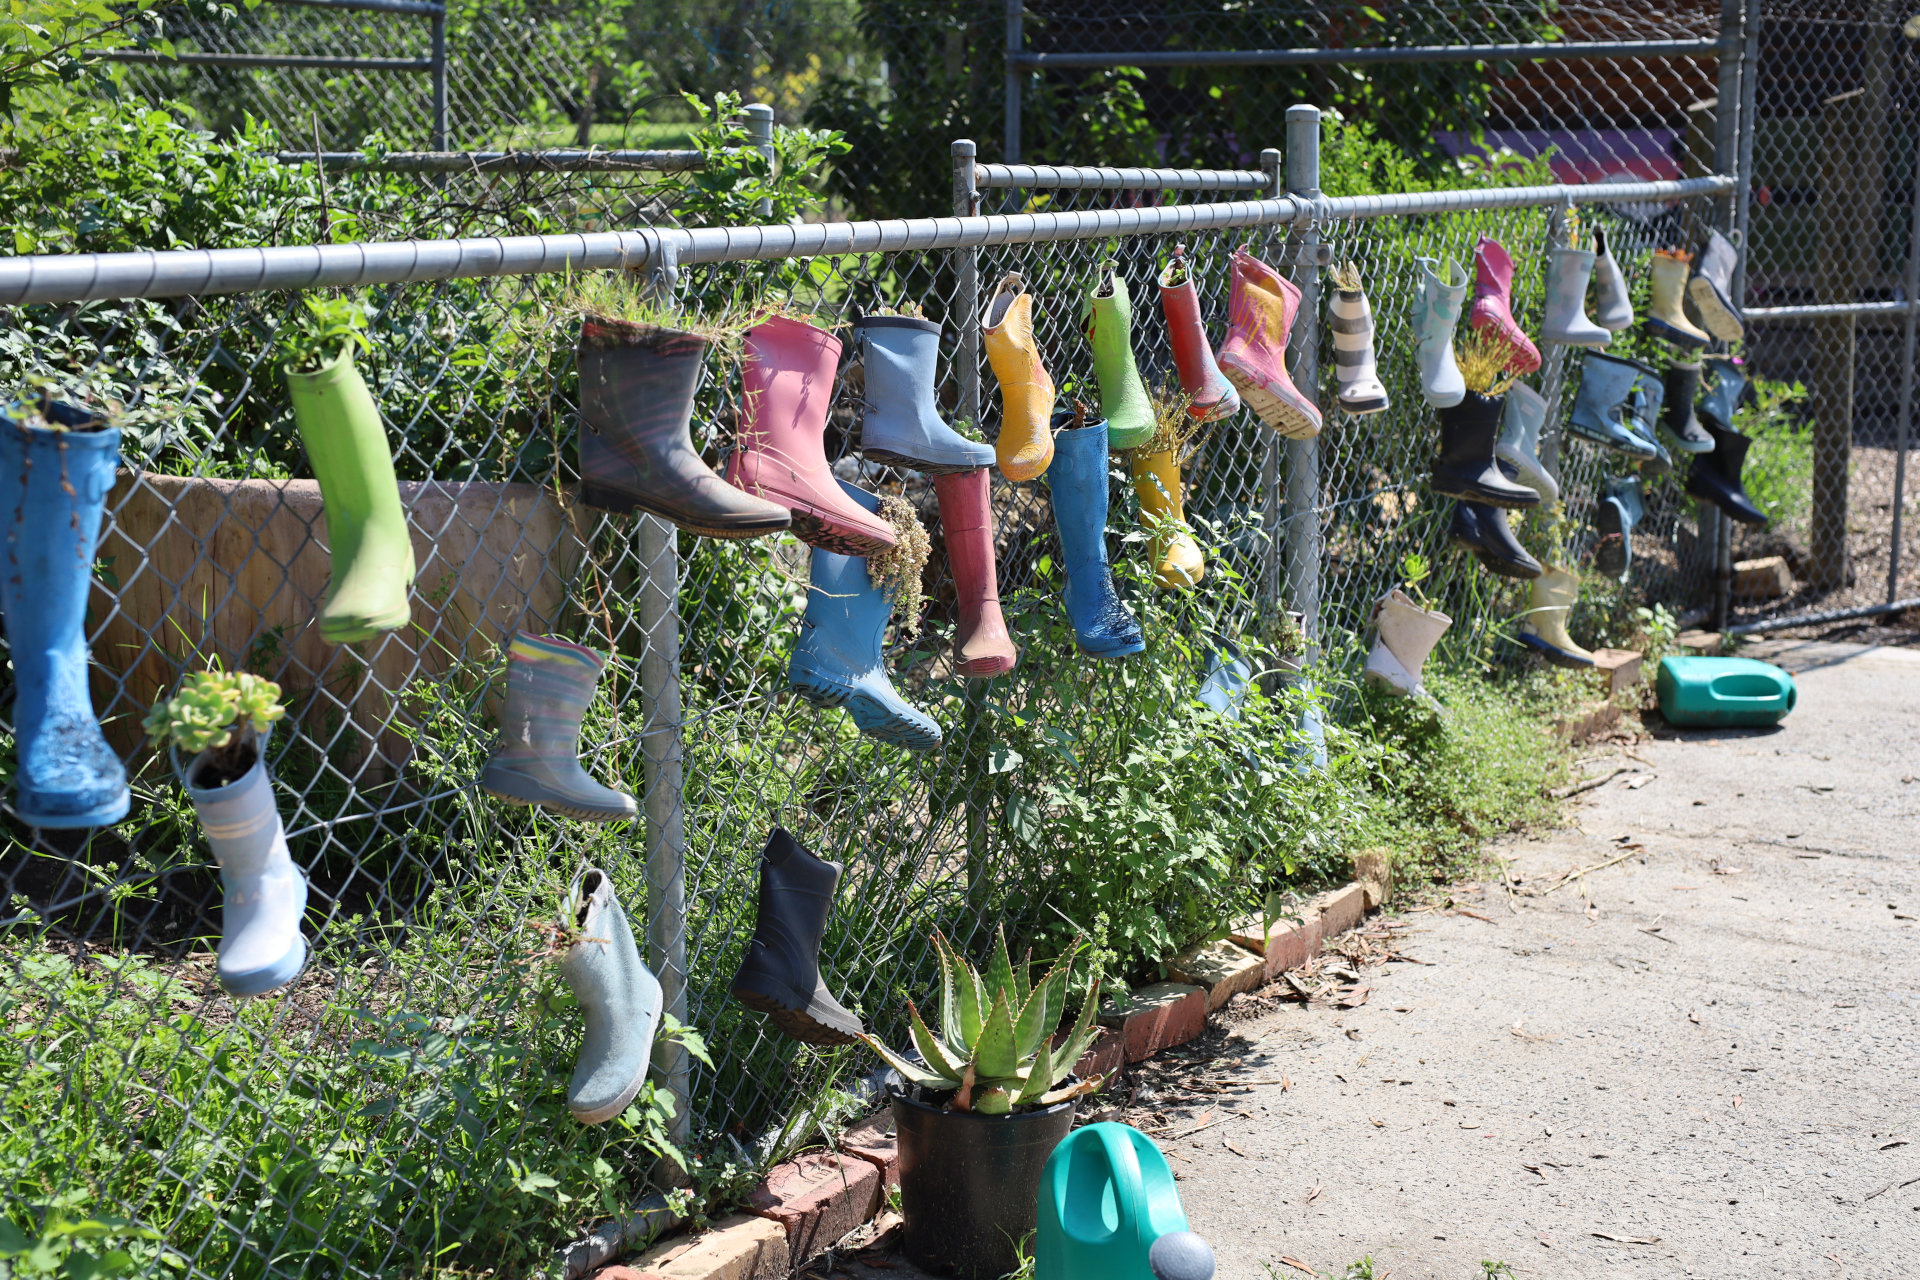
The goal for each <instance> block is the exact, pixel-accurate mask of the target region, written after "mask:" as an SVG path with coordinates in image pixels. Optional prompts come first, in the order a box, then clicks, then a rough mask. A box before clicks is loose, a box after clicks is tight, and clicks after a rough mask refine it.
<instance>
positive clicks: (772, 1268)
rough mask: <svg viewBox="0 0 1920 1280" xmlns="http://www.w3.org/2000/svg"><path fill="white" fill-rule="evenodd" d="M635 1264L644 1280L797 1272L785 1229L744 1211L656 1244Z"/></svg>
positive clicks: (765, 1279) (749, 1279) (778, 1278)
mask: <svg viewBox="0 0 1920 1280" xmlns="http://www.w3.org/2000/svg"><path fill="white" fill-rule="evenodd" d="M634 1266H635V1267H636V1268H637V1269H638V1272H637V1274H638V1276H639V1277H640V1280H787V1276H788V1275H789V1274H790V1273H791V1272H792V1270H793V1263H792V1255H791V1254H789V1252H788V1250H787V1233H786V1231H785V1229H783V1228H782V1226H781V1225H780V1224H779V1223H778V1222H772V1221H769V1220H768V1219H766V1218H754V1217H749V1216H747V1215H746V1214H741V1213H736V1214H733V1215H731V1216H729V1217H725V1218H722V1219H721V1220H720V1221H718V1222H716V1223H714V1224H713V1230H711V1231H708V1232H704V1233H702V1234H701V1235H698V1236H692V1237H685V1236H683V1237H681V1238H680V1239H677V1240H668V1241H665V1242H664V1243H661V1244H657V1245H655V1246H654V1247H653V1248H651V1249H649V1250H647V1251H646V1252H645V1253H643V1254H641V1255H640V1256H639V1257H638V1258H635V1259H634ZM616 1269H617V1270H625V1268H616ZM603 1274H604V1273H603ZM614 1280H634V1277H633V1276H621V1277H615V1278H614Z"/></svg>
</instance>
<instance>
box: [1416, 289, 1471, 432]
mask: <svg viewBox="0 0 1920 1280" xmlns="http://www.w3.org/2000/svg"><path fill="white" fill-rule="evenodd" d="M1414 261H1415V262H1418V263H1419V264H1420V289H1419V292H1418V293H1416V294H1414V295H1413V316H1412V320H1413V337H1414V341H1415V342H1416V343H1418V344H1419V345H1418V346H1417V347H1416V348H1415V350H1414V359H1415V360H1416V361H1417V362H1418V364H1419V366H1420V390H1421V391H1422V392H1423V393H1424V394H1425V395H1426V397H1427V403H1428V404H1430V405H1432V406H1433V407H1434V408H1436V409H1451V408H1453V406H1455V405H1457V404H1459V403H1460V402H1461V401H1462V400H1464V399H1466V398H1467V383H1466V379H1464V378H1462V377H1461V376H1460V366H1459V365H1458V364H1456V363H1454V359H1453V331H1454V328H1455V326H1457V325H1458V324H1459V323H1460V307H1461V304H1463V303H1464V302H1465V301H1466V298H1467V273H1466V272H1465V271H1463V270H1461V269H1460V264H1459V263H1457V262H1455V261H1453V260H1452V259H1451V258H1449V259H1448V260H1447V261H1446V262H1445V263H1444V264H1442V263H1441V262H1440V261H1439V260H1438V259H1437V258H1415V259H1414ZM1442 271H1444V272H1445V273H1446V275H1445V277H1444V278H1442V276H1441V274H1440V273H1441V272H1442ZM1454 281H1458V282H1459V283H1458V284H1455V283H1453V282H1454Z"/></svg>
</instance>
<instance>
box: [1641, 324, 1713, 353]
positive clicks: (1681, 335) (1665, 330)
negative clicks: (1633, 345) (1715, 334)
mask: <svg viewBox="0 0 1920 1280" xmlns="http://www.w3.org/2000/svg"><path fill="white" fill-rule="evenodd" d="M1646 328H1647V332H1648V333H1651V334H1652V335H1653V336H1654V337H1656V338H1658V339H1660V341H1662V342H1665V343H1668V344H1669V345H1671V346H1676V347H1679V348H1680V349H1681V350H1683V351H1698V350H1700V349H1701V348H1702V347H1704V346H1706V345H1707V343H1708V341H1709V339H1707V338H1696V337H1694V336H1693V335H1692V334H1690V333H1688V332H1687V331H1686V330H1685V329H1676V328H1674V327H1673V326H1672V325H1670V324H1668V323H1667V322H1666V321H1665V320H1661V319H1658V318H1657V317H1654V316H1648V317H1647V319H1646Z"/></svg>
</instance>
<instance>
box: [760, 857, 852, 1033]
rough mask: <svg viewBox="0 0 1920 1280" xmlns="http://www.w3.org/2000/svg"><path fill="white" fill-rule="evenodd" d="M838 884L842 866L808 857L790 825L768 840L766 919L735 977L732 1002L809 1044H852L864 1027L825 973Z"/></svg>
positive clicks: (763, 879) (763, 877) (763, 890)
mask: <svg viewBox="0 0 1920 1280" xmlns="http://www.w3.org/2000/svg"><path fill="white" fill-rule="evenodd" d="M839 883H840V864H839V863H837V862H826V861H823V860H821V859H819V858H816V857H814V856H813V855H812V854H811V853H808V852H807V851H806V849H805V848H804V847H803V846H802V845H801V843H800V842H799V841H798V840H795V839H794V838H793V836H792V835H791V834H789V833H788V831H787V829H786V828H785V827H775V828H774V829H773V834H772V835H771V836H768V837H767V847H766V850H765V852H763V853H762V854H761V855H760V907H759V918H758V920H756V921H755V923H754V926H753V941H752V942H750V943H748V944H747V957H746V959H745V960H743V961H741V963H740V972H739V973H736V974H735V975H734V976H733V998H734V999H736V1000H738V1001H739V1002H740V1003H741V1004H744V1005H745V1006H747V1008H749V1009H754V1010H757V1011H758V1012H760V1013H764V1014H766V1015H767V1016H768V1017H769V1018H771V1019H773V1025H774V1026H776V1027H778V1028H780V1030H782V1031H784V1032H786V1033H787V1034H788V1035H790V1036H792V1037H793V1038H794V1039H795V1040H798V1041H800V1042H802V1043H803V1044H820V1045H831V1044H851V1043H852V1042H853V1038H854V1037H855V1036H857V1035H859V1034H860V1033H861V1032H862V1031H863V1030H865V1028H864V1027H862V1026H861V1025H860V1019H858V1018H856V1017H854V1016H853V1015H852V1014H850V1013H848V1012H847V1011H846V1010H845V1009H843V1008H841V1007H840V1002H839V1001H838V1000H835V999H834V998H833V994H832V993H831V992H830V991H828V990H827V984H826V982H825V980H824V979H822V978H821V976H820V939H821V938H822V937H823V936H824V935H825V934H826V931H827V913H828V912H829V911H831V910H832V909H833V890H834V887H835V886H836V885H838V884H839Z"/></svg>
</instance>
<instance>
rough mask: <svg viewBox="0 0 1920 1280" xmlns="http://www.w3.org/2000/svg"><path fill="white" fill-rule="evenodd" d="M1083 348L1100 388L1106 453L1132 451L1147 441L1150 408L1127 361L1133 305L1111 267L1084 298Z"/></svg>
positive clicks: (1131, 362)
mask: <svg viewBox="0 0 1920 1280" xmlns="http://www.w3.org/2000/svg"><path fill="white" fill-rule="evenodd" d="M1082 319H1083V320H1084V321H1085V323H1086V328H1087V342H1088V344H1089V345H1091V346H1092V347H1093V374H1094V377H1095V378H1097V379H1099V382H1100V416H1101V417H1103V418H1105V419H1106V420H1107V447H1108V448H1109V449H1133V448H1137V447H1139V446H1140V445H1143V444H1145V443H1146V442H1147V441H1149V440H1151V439H1153V430H1154V421H1153V403H1152V401H1150V400H1148V399H1147V386H1146V384H1145V383H1144V382H1142V381H1141V380H1140V366H1139V365H1138V364H1136V363H1134V359H1133V301H1132V299H1131V298H1129V297H1128V296H1127V282H1126V281H1125V280H1124V279H1122V278H1121V276H1120V274H1119V273H1118V272H1116V271H1115V270H1114V269H1113V267H1112V265H1111V264H1108V265H1107V266H1106V267H1104V268H1103V269H1102V271H1101V275H1100V279H1099V280H1098V281H1097V282H1096V283H1095V284H1094V286H1093V290H1092V292H1090V293H1088V294H1087V304H1086V312H1085V314H1084V316H1083V317H1082Z"/></svg>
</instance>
